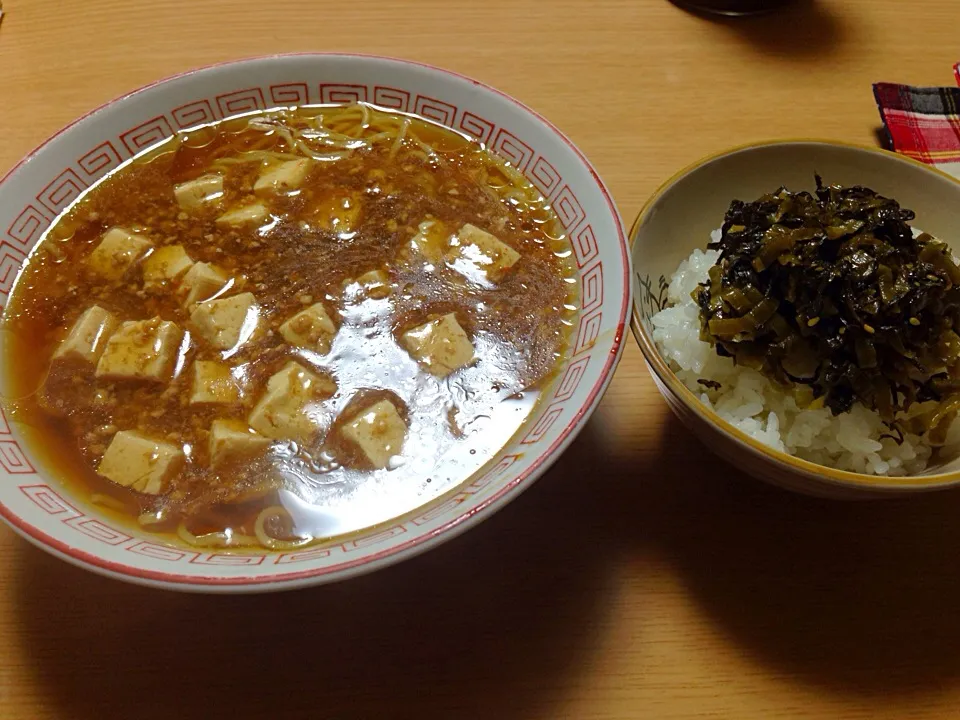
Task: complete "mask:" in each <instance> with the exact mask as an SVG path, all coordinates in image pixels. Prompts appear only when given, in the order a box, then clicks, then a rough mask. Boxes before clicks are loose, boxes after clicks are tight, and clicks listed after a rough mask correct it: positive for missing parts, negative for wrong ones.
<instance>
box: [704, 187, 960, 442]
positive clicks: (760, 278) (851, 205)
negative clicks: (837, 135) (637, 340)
mask: <svg viewBox="0 0 960 720" xmlns="http://www.w3.org/2000/svg"><path fill="white" fill-rule="evenodd" d="M816 182H817V189H816V192H815V194H810V193H808V192H799V193H792V192H789V191H787V190H786V189H785V188H780V189H779V190H777V191H776V192H774V193H772V194H769V195H764V196H763V197H761V198H759V199H758V200H756V201H754V202H749V203H748V202H741V201H739V200H734V201H733V202H732V203H731V205H730V208H729V210H728V211H727V214H726V217H725V218H724V223H723V227H722V229H721V237H720V239H719V240H717V241H715V242H711V243H710V245H709V247H710V248H711V249H714V250H717V251H719V252H720V257H719V259H718V261H717V264H716V265H714V266H713V267H712V268H711V269H710V275H709V278H710V279H709V282H707V283H704V284H702V285H700V286H698V288H697V289H696V290H695V291H694V293H693V297H694V300H695V301H696V303H697V305H698V306H699V308H700V317H701V324H702V325H701V338H702V339H703V340H705V341H707V342H710V343H711V344H713V345H714V347H715V348H716V351H717V353H718V354H719V355H721V356H730V357H732V358H734V360H735V362H736V363H738V364H740V365H744V366H747V367H751V368H754V369H756V370H759V371H761V372H762V373H764V374H765V375H766V376H767V377H769V378H770V379H772V380H776V381H779V382H781V383H783V384H786V385H793V387H794V392H795V395H796V397H797V400H798V403H800V404H801V405H810V406H813V407H819V406H824V405H825V406H826V407H828V408H829V409H830V410H832V411H833V414H834V415H836V414H839V413H843V412H846V411H848V410H849V409H850V408H851V406H852V405H853V403H854V402H856V401H859V402H861V403H862V404H863V405H864V406H866V407H867V408H869V409H872V410H876V411H877V412H878V413H879V414H880V416H881V418H882V419H883V420H884V421H885V422H886V423H887V424H888V425H889V426H890V427H891V429H892V430H893V432H894V435H895V436H897V435H898V434H899V432H900V431H902V430H905V429H908V428H909V429H910V431H911V432H917V433H922V432H927V433H928V440H929V441H930V442H931V444H938V443H942V442H943V437H944V435H945V433H946V429H947V427H948V426H949V421H950V420H952V419H953V418H954V417H955V416H956V414H957V411H958V409H960V336H958V334H957V329H958V328H960V266H958V264H957V262H956V261H955V260H954V259H953V257H952V255H951V254H950V250H949V248H948V247H947V245H946V243H944V242H942V241H940V240H938V239H936V238H934V237H932V236H931V235H928V234H926V233H918V234H916V235H915V234H914V231H913V229H912V228H911V227H910V225H909V224H908V223H909V221H911V220H913V219H914V213H913V212H912V211H911V210H907V209H905V208H901V207H900V205H899V203H897V202H896V201H895V200H893V199H891V198H886V197H883V196H881V195H878V194H877V193H876V192H874V191H873V190H870V189H868V188H865V187H859V186H855V187H839V186H825V185H824V184H823V182H822V180H821V178H820V177H819V176H817V177H816ZM921 403H922V405H920V404H921Z"/></svg>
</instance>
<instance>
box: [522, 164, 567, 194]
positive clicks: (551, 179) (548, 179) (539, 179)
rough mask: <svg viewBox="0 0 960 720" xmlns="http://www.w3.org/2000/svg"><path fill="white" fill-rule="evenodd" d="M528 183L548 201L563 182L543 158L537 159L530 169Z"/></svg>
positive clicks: (555, 170) (554, 169)
mask: <svg viewBox="0 0 960 720" xmlns="http://www.w3.org/2000/svg"><path fill="white" fill-rule="evenodd" d="M530 181H531V182H532V183H533V184H534V185H536V186H537V187H538V188H539V189H540V192H542V193H543V196H544V197H545V198H547V199H548V200H550V199H552V198H553V194H554V192H556V190H557V188H558V187H560V183H561V182H563V178H561V177H560V173H558V172H557V169H556V168H555V167H554V166H553V165H551V164H550V163H548V162H547V161H546V160H545V159H544V158H542V157H538V158H537V159H536V160H535V161H534V163H533V167H532V168H530Z"/></svg>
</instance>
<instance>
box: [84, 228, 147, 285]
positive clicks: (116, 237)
mask: <svg viewBox="0 0 960 720" xmlns="http://www.w3.org/2000/svg"><path fill="white" fill-rule="evenodd" d="M151 247H153V245H152V244H151V242H150V241H149V240H147V239H146V238H145V237H143V236H142V235H137V234H136V233H131V232H129V231H127V230H124V229H123V228H112V229H110V230H108V231H107V232H106V233H105V234H104V236H103V239H102V240H101V241H100V244H99V245H97V247H96V248H95V249H94V251H93V252H92V253H90V257H88V258H87V265H88V266H89V267H90V269H91V270H93V271H94V272H95V273H97V274H98V275H101V276H102V277H105V278H107V279H108V280H119V279H120V278H121V277H123V276H124V275H125V274H126V272H127V270H129V269H130V266H131V265H133V264H134V263H135V262H136V261H137V260H139V259H140V257H141V256H142V255H144V254H145V253H146V252H147V250H149V249H150V248H151Z"/></svg>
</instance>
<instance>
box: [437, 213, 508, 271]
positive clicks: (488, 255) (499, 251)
mask: <svg viewBox="0 0 960 720" xmlns="http://www.w3.org/2000/svg"><path fill="white" fill-rule="evenodd" d="M450 243H451V245H452V247H451V248H450V250H448V251H447V254H446V260H447V264H448V265H449V266H450V267H451V268H453V269H454V270H456V271H457V272H459V273H460V274H461V275H463V276H464V277H466V278H467V279H468V280H472V281H474V282H478V283H481V284H483V283H484V282H489V281H496V280H499V279H500V278H501V277H502V276H503V274H504V273H505V272H506V271H507V270H509V269H510V268H512V267H513V266H514V265H516V263H517V260H519V259H520V253H518V252H517V251H516V250H514V249H513V248H512V247H510V246H509V245H507V244H506V243H505V242H502V241H501V240H500V239H499V238H498V237H497V236H496V235H491V234H490V233H488V232H486V231H485V230H481V229H480V228H478V227H476V226H474V225H471V224H469V223H467V224H466V225H464V226H463V227H462V228H460V230H458V231H457V233H456V235H454V236H453V237H451V238H450Z"/></svg>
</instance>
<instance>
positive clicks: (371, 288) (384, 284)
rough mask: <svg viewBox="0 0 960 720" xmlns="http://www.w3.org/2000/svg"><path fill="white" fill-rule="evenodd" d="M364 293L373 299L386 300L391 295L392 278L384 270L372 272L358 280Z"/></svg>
mask: <svg viewBox="0 0 960 720" xmlns="http://www.w3.org/2000/svg"><path fill="white" fill-rule="evenodd" d="M357 283H359V285H360V287H361V289H362V290H363V293H364V294H365V295H368V296H369V297H372V298H385V297H387V296H388V295H389V294H390V278H389V277H388V276H387V273H385V272H384V271H383V270H371V271H370V272H365V273H364V274H363V275H361V276H360V277H358V278H357Z"/></svg>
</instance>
